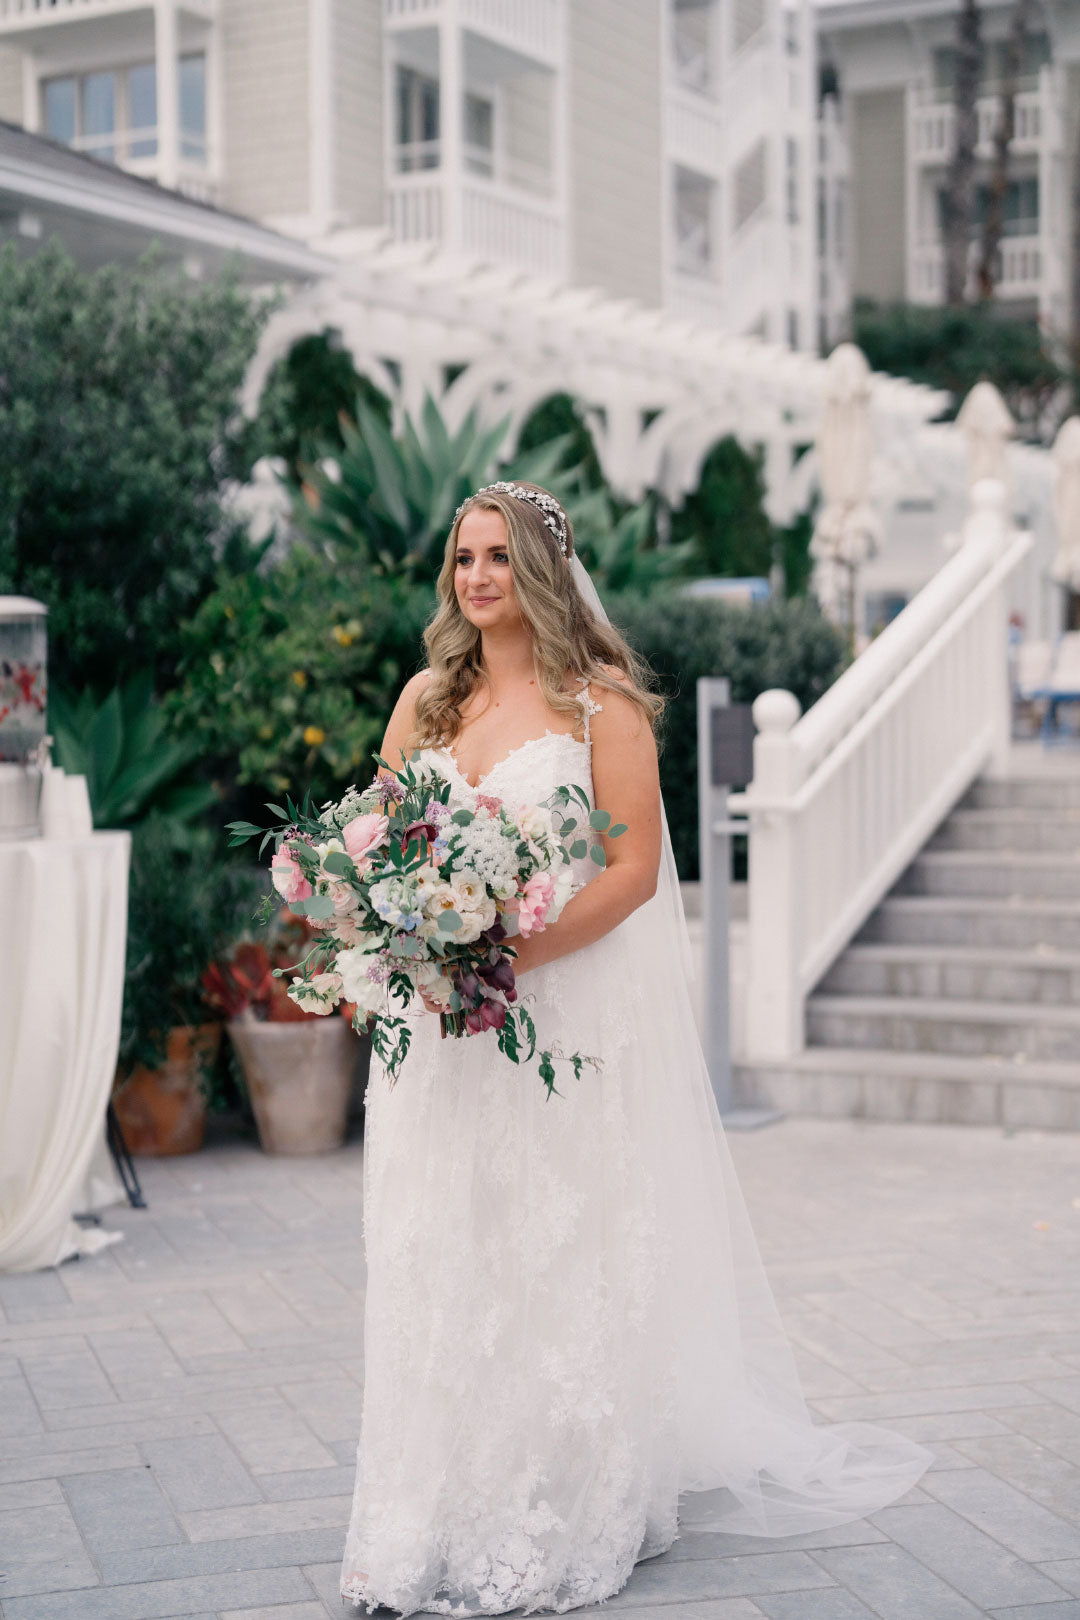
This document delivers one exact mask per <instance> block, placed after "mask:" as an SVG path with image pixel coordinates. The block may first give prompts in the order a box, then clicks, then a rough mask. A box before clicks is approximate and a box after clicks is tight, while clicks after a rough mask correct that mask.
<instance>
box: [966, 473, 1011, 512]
mask: <svg viewBox="0 0 1080 1620" xmlns="http://www.w3.org/2000/svg"><path fill="white" fill-rule="evenodd" d="M1004 505H1005V485H1004V484H1003V483H1002V482H1001V479H1000V478H980V479H979V481H978V483H977V484H973V485H972V487H971V509H972V511H973V512H1000V511H1001V510H1002V509H1003V508H1004Z"/></svg>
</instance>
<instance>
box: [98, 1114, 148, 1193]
mask: <svg viewBox="0 0 1080 1620" xmlns="http://www.w3.org/2000/svg"><path fill="white" fill-rule="evenodd" d="M105 1136H106V1139H107V1141H108V1144H109V1152H110V1153H111V1154H112V1156H113V1163H114V1164H115V1166H116V1173H117V1175H118V1176H119V1177H120V1180H121V1181H122V1182H123V1183H124V1191H125V1192H126V1193H127V1198H128V1203H129V1204H130V1205H131V1207H132V1209H145V1208H146V1199H145V1198H144V1197H143V1192H142V1188H141V1187H140V1186H139V1176H138V1172H137V1171H136V1169H135V1165H134V1162H133V1160H132V1157H131V1154H130V1153H129V1151H128V1145H127V1143H126V1142H125V1141H124V1132H123V1130H122V1129H121V1125H120V1121H119V1120H118V1119H117V1117H116V1109H115V1108H114V1107H113V1105H112V1103H111V1102H110V1103H109V1106H108V1108H107V1109H106V1110H105Z"/></svg>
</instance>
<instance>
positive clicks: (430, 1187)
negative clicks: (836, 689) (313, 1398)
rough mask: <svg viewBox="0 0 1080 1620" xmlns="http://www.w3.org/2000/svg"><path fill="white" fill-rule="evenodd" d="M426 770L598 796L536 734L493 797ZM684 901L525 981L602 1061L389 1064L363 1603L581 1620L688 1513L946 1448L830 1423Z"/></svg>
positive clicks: (369, 1171) (434, 1046)
mask: <svg viewBox="0 0 1080 1620" xmlns="http://www.w3.org/2000/svg"><path fill="white" fill-rule="evenodd" d="M586 701H588V700H586ZM424 759H425V761H430V762H431V763H433V764H436V765H438V766H439V767H440V768H441V769H442V770H444V771H445V772H446V773H448V774H449V775H450V776H451V778H452V779H453V780H454V782H455V791H454V796H455V798H460V800H461V801H462V802H463V803H469V802H470V801H471V800H472V799H473V798H474V796H475V792H476V791H480V792H485V793H488V794H493V795H498V796H499V797H501V798H503V799H506V800H508V801H509V802H510V803H511V804H514V805H517V804H523V803H536V802H538V801H540V800H543V799H545V798H547V797H548V795H549V794H550V793H551V792H552V790H553V789H554V788H555V787H557V786H559V785H560V784H563V783H578V784H580V785H581V786H583V787H584V788H586V789H587V790H588V791H589V792H590V796H591V782H592V778H591V771H590V743H589V741H588V738H587V737H586V740H585V741H578V740H575V739H574V738H573V737H572V736H569V735H565V734H563V733H551V732H549V733H548V734H547V735H546V736H544V737H539V738H536V739H534V740H532V741H530V742H527V743H525V744H524V745H523V746H522V747H520V748H518V749H516V750H515V751H514V752H513V753H511V754H510V755H509V756H507V757H506V758H505V759H503V760H501V761H500V762H499V763H498V764H497V765H495V766H494V768H493V769H492V770H491V771H490V772H489V773H488V774H487V776H486V777H485V778H484V779H483V781H482V782H481V783H480V784H479V787H478V789H475V790H474V789H473V788H471V787H470V786H469V784H468V782H467V781H466V780H465V778H464V776H463V775H462V774H461V772H460V770H459V769H458V767H457V764H456V762H455V760H454V759H453V756H452V755H451V754H450V753H448V752H446V751H444V750H425V752H424ZM579 864H580V877H581V879H582V880H583V881H589V880H590V879H591V878H593V877H594V876H595V875H596V872H597V868H596V867H595V865H594V864H593V863H592V862H591V861H589V860H586V861H584V862H582V863H579ZM668 887H669V889H670V887H671V886H670V885H669V886H668ZM676 893H677V890H676ZM663 900H664V897H663V894H662V893H661V894H658V896H657V898H656V899H654V900H652V901H650V902H649V903H648V904H647V905H646V906H643V907H642V908H640V910H639V911H637V912H636V913H634V915H633V916H632V917H631V918H629V919H628V920H627V921H626V922H624V923H623V924H621V925H620V926H619V927H618V928H615V929H614V930H613V931H612V932H611V933H609V934H607V935H606V936H605V937H604V938H603V939H601V940H599V941H597V942H596V943H595V944H593V945H590V946H588V947H587V948H586V949H584V950H580V951H577V952H574V953H573V954H572V955H570V956H566V957H563V958H562V959H560V960H559V961H556V962H554V963H551V964H550V965H549V966H546V967H543V968H539V969H536V970H535V971H533V972H532V973H530V974H529V975H528V976H527V978H525V979H523V980H522V986H521V988H522V991H523V992H524V993H527V994H529V995H531V996H532V997H534V998H535V999H534V1001H533V1004H532V1011H533V1015H534V1018H535V1021H536V1026H537V1030H538V1032H539V1034H540V1036H541V1038H542V1039H543V1040H545V1041H549V1040H552V1039H555V1038H557V1039H558V1040H559V1041H560V1042H561V1044H562V1047H563V1049H564V1050H565V1051H567V1052H572V1051H574V1050H575V1049H577V1050H579V1051H581V1052H583V1053H587V1054H589V1055H595V1056H598V1057H600V1058H602V1060H603V1068H602V1069H601V1070H600V1072H599V1073H597V1072H596V1071H595V1070H593V1069H588V1068H587V1069H586V1070H585V1071H584V1073H583V1076H582V1078H581V1080H579V1081H575V1080H574V1079H573V1077H572V1075H571V1074H570V1072H569V1071H568V1070H565V1071H564V1070H563V1069H562V1068H561V1067H560V1074H559V1079H558V1081H557V1085H558V1088H559V1092H560V1095H557V1096H553V1097H551V1098H548V1097H547V1096H546V1094H545V1090H544V1086H543V1084H542V1082H541V1080H540V1078H539V1075H538V1073H537V1070H536V1067H535V1064H534V1065H530V1066H523V1067H520V1068H518V1067H515V1066H514V1065H513V1064H511V1063H510V1061H509V1060H508V1059H507V1058H505V1057H503V1056H502V1054H501V1053H500V1052H499V1051H498V1048H497V1046H496V1042H495V1040H494V1038H493V1037H488V1036H477V1037H472V1038H470V1039H467V1040H461V1041H452V1040H446V1041H443V1040H440V1037H439V1026H438V1020H437V1019H435V1018H434V1017H433V1016H432V1015H430V1014H428V1013H420V1014H418V1015H417V1017H416V1020H415V1033H414V1038H413V1046H412V1050H411V1051H410V1053H409V1056H408V1058H407V1059H406V1061H405V1063H404V1065H403V1067H402V1070H401V1074H400V1077H399V1079H398V1081H397V1083H396V1085H395V1086H394V1087H393V1088H391V1087H390V1086H389V1085H388V1083H387V1080H386V1077H385V1074H384V1073H383V1072H382V1070H381V1068H379V1067H378V1066H377V1065H376V1066H375V1067H374V1068H373V1073H372V1078H371V1082H370V1085H369V1088H368V1095H367V1123H366V1130H365V1193H364V1200H365V1204H364V1219H365V1235H366V1245H367V1259H368V1285H367V1286H368V1295H367V1308H366V1318H365V1358H366V1359H365V1386H364V1404H363V1420H362V1431H361V1439H360V1446H359V1454H358V1469H357V1480H356V1494H355V1500H354V1504H353V1513H352V1520H351V1524H350V1526H349V1532H348V1538H347V1542H346V1548H345V1559H344V1564H343V1567H342V1592H343V1594H344V1595H345V1596H346V1597H350V1598H353V1599H354V1600H355V1601H356V1602H357V1603H364V1604H366V1605H367V1606H368V1608H369V1609H370V1608H373V1607H375V1606H376V1605H379V1604H383V1605H386V1606H388V1607H390V1608H393V1609H396V1610H398V1611H400V1612H401V1613H402V1614H410V1613H412V1612H414V1611H417V1610H435V1611H440V1612H444V1613H451V1612H452V1613H458V1614H474V1613H484V1614H498V1613H503V1612H505V1611H507V1610H510V1609H514V1608H517V1607H519V1606H522V1607H524V1608H526V1609H555V1610H565V1609H570V1608H574V1607H577V1606H578V1605H581V1604H586V1603H592V1602H596V1601H599V1600H601V1599H603V1598H606V1597H609V1596H611V1595H612V1594H613V1593H614V1592H617V1591H618V1590H619V1588H620V1587H621V1586H622V1585H623V1584H624V1583H625V1581H626V1580H627V1578H628V1576H629V1575H630V1573H631V1571H632V1569H633V1566H634V1564H635V1562H636V1561H637V1560H639V1559H642V1558H648V1557H650V1556H652V1555H654V1554H656V1553H659V1552H662V1551H663V1550H664V1549H665V1548H666V1547H668V1546H670V1544H671V1542H672V1541H673V1539H674V1538H675V1536H676V1533H677V1530H678V1529H679V1528H680V1522H679V1521H680V1520H683V1519H685V1518H686V1517H688V1516H695V1517H696V1521H697V1525H698V1527H699V1528H708V1529H720V1530H731V1531H738V1532H742V1533H750V1534H758V1535H763V1536H780V1535H787V1534H791V1533H797V1532H799V1531H807V1530H811V1529H816V1528H820V1527H822V1526H825V1525H832V1524H837V1523H840V1522H844V1521H847V1520H850V1519H855V1518H858V1517H860V1516H862V1515H863V1514H865V1513H867V1512H871V1511H873V1510H874V1509H876V1508H879V1507H881V1506H883V1505H884V1504H885V1503H887V1502H889V1501H892V1500H894V1499H895V1498H896V1497H897V1496H899V1495H901V1494H902V1493H903V1492H904V1491H905V1490H907V1489H908V1488H909V1487H910V1486H911V1485H912V1484H913V1483H914V1482H915V1480H916V1479H917V1478H918V1477H919V1476H920V1474H921V1473H922V1472H923V1470H924V1468H925V1467H926V1465H927V1463H928V1461H929V1460H930V1459H929V1453H927V1452H926V1451H924V1450H923V1449H922V1448H921V1447H918V1446H915V1445H913V1444H912V1443H911V1442H909V1441H906V1440H904V1439H902V1438H900V1437H899V1436H896V1435H892V1434H889V1433H887V1432H886V1431H882V1430H879V1429H872V1428H870V1427H869V1426H867V1425H856V1424H849V1425H845V1426H843V1427H835V1428H831V1429H824V1428H818V1427H814V1426H813V1425H812V1423H811V1421H810V1418H809V1415H808V1413H807V1411H806V1407H805V1405H804V1403H803V1400H802V1396H801V1393H800V1391H799V1385H798V1379H797V1376H796V1373H795V1368H794V1365H793V1362H792V1359H791V1353H790V1349H789V1345H788V1341H787V1339H786V1337H785V1335H784V1332H783V1329H782V1327H781V1324H780V1321H779V1318H778V1316H777V1314H776V1309H775V1306H774V1304H773V1300H772V1296H771V1293H770V1291H769V1287H768V1284H767V1282H766V1280H765V1275H764V1272H763V1270H762V1267H761V1262H760V1259H759V1258H758V1253H757V1248H756V1245H755V1243H754V1239H753V1235H752V1233H751V1230H750V1227H749V1223H748V1220H747V1216H746V1211H745V1207H744V1205H743V1201H742V1197H741V1194H740V1192H739V1189H738V1184H737V1182H736V1180H735V1175H734V1171H733V1169H732V1166H731V1161H730V1158H729V1156H728V1152H727V1148H726V1145H725V1142H724V1138H723V1132H722V1128H721V1126H720V1124H719V1119H718V1117H717V1114H716V1109H715V1104H714V1103H713V1099H712V1092H711V1090H710V1088H709V1084H708V1079H707V1075H706V1074H705V1070H704V1061H703V1059H702V1056H701V1049H700V1046H699V1044H698V1040H697V1035H696V1032H695V1028H694V1022H693V1014H692V1011H691V1005H690V1000H689V994H688V986H687V982H686V972H685V969H686V962H685V958H684V955H683V952H682V949H681V942H680V939H679V932H678V931H679V925H680V924H681V918H673V917H672V916H671V915H669V914H666V913H665V911H664V910H663ZM669 909H670V907H669ZM683 935H685V928H684V927H683ZM706 1491H707V1492H711V1493H712V1494H711V1495H710V1496H708V1497H699V1496H694V1497H691V1496H689V1495H688V1494H687V1493H690V1492H694V1493H696V1492H706ZM703 1504H704V1506H705V1507H706V1509H707V1511H705V1512H702V1511H701V1508H702V1505H703ZM695 1505H696V1514H694V1513H693V1511H692V1510H694V1508H695ZM682 1528H685V1525H682Z"/></svg>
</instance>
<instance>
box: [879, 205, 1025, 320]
mask: <svg viewBox="0 0 1080 1620" xmlns="http://www.w3.org/2000/svg"><path fill="white" fill-rule="evenodd" d="M1032 224H1035V222H1034V221H1033V222H1032ZM979 251H980V249H979V244H978V243H977V242H973V243H972V244H971V251H970V254H969V258H968V287H967V291H968V293H969V294H971V295H973V294H974V292H975V269H976V266H977V264H978V259H979ZM998 254H999V263H998V273H997V275H996V276H995V279H994V290H995V292H996V293H997V294H998V295H999V297H1002V298H1037V297H1038V296H1039V294H1040V293H1041V291H1042V285H1043V274H1044V269H1045V265H1046V259H1045V257H1044V254H1043V239H1042V237H1041V236H1040V235H1039V234H1038V227H1037V224H1035V229H1034V230H1032V229H1031V228H1030V226H1029V228H1028V230H1027V231H1025V233H1024V234H1023V235H1015V236H1013V235H1010V236H1003V237H1002V238H1001V243H1000V246H999V248H998ZM909 273H910V277H911V282H910V287H909V296H910V297H911V299H912V301H913V302H914V303H917V304H923V303H933V304H936V303H940V301H941V300H942V298H944V296H945V249H944V248H943V247H942V245H941V243H940V242H924V243H918V242H917V243H916V244H915V245H914V247H913V248H912V250H911V260H910V272H909Z"/></svg>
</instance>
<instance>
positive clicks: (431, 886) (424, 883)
mask: <svg viewBox="0 0 1080 1620" xmlns="http://www.w3.org/2000/svg"><path fill="white" fill-rule="evenodd" d="M411 876H412V880H413V882H414V883H415V884H416V892H417V894H421V895H423V897H424V899H425V900H426V899H427V898H428V896H429V895H431V894H433V893H434V892H435V890H436V889H438V888H440V887H441V886H442V878H441V877H440V876H439V868H438V867H437V866H436V865H434V863H433V862H431V861H429V862H428V863H427V865H425V866H420V867H417V869H416V871H415V872H413V873H412V874H411Z"/></svg>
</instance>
